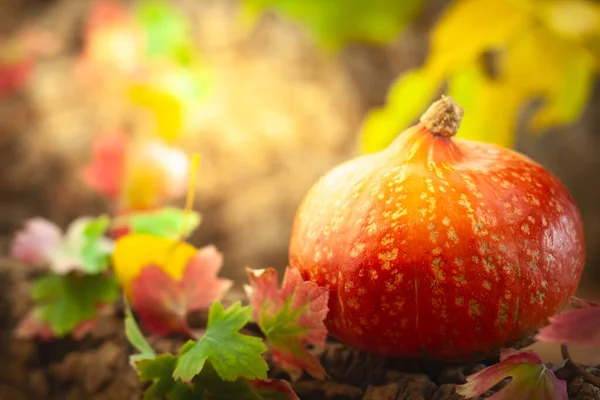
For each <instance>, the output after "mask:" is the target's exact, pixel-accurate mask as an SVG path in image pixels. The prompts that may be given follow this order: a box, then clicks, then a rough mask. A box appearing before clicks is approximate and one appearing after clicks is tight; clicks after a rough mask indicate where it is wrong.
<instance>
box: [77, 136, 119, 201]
mask: <svg viewBox="0 0 600 400" xmlns="http://www.w3.org/2000/svg"><path fill="white" fill-rule="evenodd" d="M126 149H127V139H126V137H125V135H124V134H123V133H121V132H114V133H110V134H108V135H102V136H100V137H99V138H98V139H97V140H96V141H95V142H94V145H93V150H92V151H93V155H94V159H93V161H92V162H91V163H90V164H89V165H87V166H86V167H85V168H84V171H83V179H84V181H85V182H86V184H87V185H89V186H90V187H91V188H93V189H95V190H97V191H98V192H99V193H101V194H102V195H104V196H106V197H108V198H111V199H112V198H115V197H117V196H119V194H120V191H121V185H122V183H123V179H124V174H125V151H126Z"/></svg>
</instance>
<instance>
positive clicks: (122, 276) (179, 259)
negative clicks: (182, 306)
mask: <svg viewBox="0 0 600 400" xmlns="http://www.w3.org/2000/svg"><path fill="white" fill-rule="evenodd" d="M197 251H198V250H197V249H196V248H195V247H194V246H192V245H190V244H188V243H185V242H177V241H175V240H171V239H167V238H162V237H158V236H152V235H147V234H131V235H125V236H122V237H121V238H119V239H118V240H117V242H116V245H115V251H114V253H113V256H112V257H113V266H114V271H115V275H116V276H117V278H118V279H119V281H120V282H121V285H122V286H123V289H124V290H125V293H126V294H127V295H129V294H130V284H131V282H132V281H133V279H134V278H135V277H137V276H138V275H139V273H140V272H141V270H142V268H144V267H146V266H149V265H155V266H158V267H160V268H161V269H162V270H163V271H165V272H166V273H167V274H168V275H169V276H171V277H173V279H176V280H179V279H181V277H182V276H183V271H184V270H185V266H186V264H187V262H188V260H189V259H190V258H192V257H193V256H194V255H195V254H196V252H197Z"/></svg>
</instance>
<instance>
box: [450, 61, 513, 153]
mask: <svg viewBox="0 0 600 400" xmlns="http://www.w3.org/2000/svg"><path fill="white" fill-rule="evenodd" d="M448 88H449V95H450V96H452V97H453V98H454V99H455V100H456V102H457V103H458V104H460V105H461V106H462V107H463V108H464V109H465V114H464V116H463V120H462V122H461V125H460V129H459V131H458V134H457V137H459V138H461V139H470V140H477V141H482V142H488V143H494V144H496V145H498V146H503V147H508V148H511V147H513V145H514V137H515V125H516V120H517V114H518V111H519V106H520V104H521V101H522V99H521V98H519V93H518V92H517V91H515V90H514V89H513V88H512V87H510V86H509V85H508V84H507V82H505V81H503V80H501V79H495V80H494V79H491V78H490V77H489V76H487V75H486V73H485V71H484V70H483V68H482V66H481V65H479V64H477V63H472V64H470V65H467V66H465V67H464V68H461V69H460V70H457V71H456V72H455V73H454V74H452V75H451V76H450V78H449V82H448Z"/></svg>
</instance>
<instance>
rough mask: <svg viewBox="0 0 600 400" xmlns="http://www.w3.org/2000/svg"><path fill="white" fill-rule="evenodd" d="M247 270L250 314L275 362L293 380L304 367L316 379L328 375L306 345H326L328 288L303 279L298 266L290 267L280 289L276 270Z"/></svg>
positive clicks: (300, 373)
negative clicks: (296, 267) (264, 338)
mask: <svg viewBox="0 0 600 400" xmlns="http://www.w3.org/2000/svg"><path fill="white" fill-rule="evenodd" d="M246 271H247V273H248V276H249V278H250V283H251V286H250V287H246V290H247V292H248V294H249V297H250V304H251V305H252V308H253V317H254V319H255V320H256V322H257V323H258V326H259V327H260V329H261V330H262V332H263V333H264V334H265V336H266V338H267V342H268V343H269V347H270V348H271V352H272V355H273V360H274V362H275V363H277V364H278V365H280V366H281V367H282V368H283V369H284V370H285V371H286V372H288V373H289V374H290V376H291V377H292V379H294V380H296V379H298V378H300V376H301V375H302V373H303V371H305V370H306V371H307V372H308V373H309V374H310V375H312V376H313V377H315V378H317V379H325V377H326V376H327V374H326V373H325V370H324V369H323V366H322V365H321V363H320V362H319V359H318V358H317V357H316V356H315V355H314V354H312V353H311V352H309V351H308V350H307V348H306V346H307V345H316V346H324V345H325V339H326V337H327V329H326V328H325V325H324V323H323V320H324V319H325V317H326V316H327V312H328V311H329V308H328V307H327V301H328V299H329V292H328V290H327V288H324V287H319V286H318V285H316V284H315V283H314V282H308V281H304V280H303V279H302V277H301V275H300V272H299V271H298V270H297V269H292V268H289V267H288V268H287V269H286V271H285V275H284V277H283V283H282V285H281V290H279V289H278V288H277V271H276V270H275V269H273V268H268V269H262V270H252V269H246Z"/></svg>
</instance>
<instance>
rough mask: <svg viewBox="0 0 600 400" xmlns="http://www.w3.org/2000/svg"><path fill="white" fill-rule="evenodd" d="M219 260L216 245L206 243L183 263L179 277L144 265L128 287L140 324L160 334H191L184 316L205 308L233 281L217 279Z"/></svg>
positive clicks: (221, 260) (220, 263)
mask: <svg viewBox="0 0 600 400" xmlns="http://www.w3.org/2000/svg"><path fill="white" fill-rule="evenodd" d="M222 263H223V258H222V255H221V254H220V253H218V252H217V250H216V248H215V247H214V246H207V247H204V248H202V249H200V250H198V252H197V253H196V255H195V256H194V257H192V258H191V259H190V260H189V261H188V262H187V265H186V267H185V270H184V272H183V277H182V278H181V279H180V280H175V279H173V278H172V277H171V276H169V275H168V274H167V273H166V272H165V271H163V269H161V267H159V266H158V265H150V266H146V267H144V268H143V269H142V272H141V273H140V274H139V275H138V276H137V277H136V278H135V279H134V280H133V282H132V286H131V290H132V303H133V307H134V309H135V310H136V312H137V313H138V314H139V316H140V320H141V322H142V324H143V325H144V327H145V328H146V329H147V330H148V331H149V332H152V333H153V334H156V335H160V336H166V335H169V334H171V333H176V332H179V333H185V334H187V335H190V336H191V332H190V328H189V327H188V324H187V315H188V314H189V313H190V312H193V311H197V310H200V309H204V308H208V307H209V306H210V305H211V304H212V303H213V302H215V301H217V300H219V299H220V298H221V297H222V296H223V294H225V292H227V291H228V290H229V288H230V287H231V285H232V283H233V282H232V281H230V280H227V279H221V278H217V274H218V272H219V270H220V269H221V266H222Z"/></svg>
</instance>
